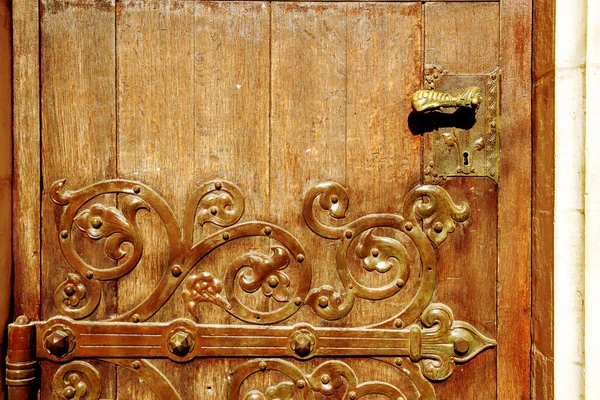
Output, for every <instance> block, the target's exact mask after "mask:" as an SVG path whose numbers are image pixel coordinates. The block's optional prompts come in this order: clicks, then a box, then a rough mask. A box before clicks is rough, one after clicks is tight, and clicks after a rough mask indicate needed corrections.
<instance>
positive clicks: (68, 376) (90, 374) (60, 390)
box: [52, 361, 102, 400]
mask: <svg viewBox="0 0 600 400" xmlns="http://www.w3.org/2000/svg"><path fill="white" fill-rule="evenodd" d="M86 382H87V383H86ZM52 390H53V391H54V394H55V395H56V397H57V398H59V399H64V400H70V399H86V400H98V399H99V398H100V393H101V392H102V382H101V380H100V373H99V372H98V370H97V369H96V368H94V367H93V366H92V365H91V364H89V363H87V362H84V361H73V362H70V363H68V364H65V365H62V366H61V367H60V368H59V369H58V371H56V373H55V374H54V379H52Z"/></svg>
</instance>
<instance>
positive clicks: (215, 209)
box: [209, 206, 219, 215]
mask: <svg viewBox="0 0 600 400" xmlns="http://www.w3.org/2000/svg"><path fill="white" fill-rule="evenodd" d="M209 211H210V213H211V214H212V215H217V212H218V211H219V210H218V209H217V207H215V206H212V207H211V208H210V209H209Z"/></svg>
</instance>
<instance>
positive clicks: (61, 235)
mask: <svg viewBox="0 0 600 400" xmlns="http://www.w3.org/2000/svg"><path fill="white" fill-rule="evenodd" d="M60 237H61V238H63V239H66V238H68V237H69V232H67V231H66V230H64V231H60Z"/></svg>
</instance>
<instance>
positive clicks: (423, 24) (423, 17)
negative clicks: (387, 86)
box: [419, 1, 427, 184]
mask: <svg viewBox="0 0 600 400" xmlns="http://www.w3.org/2000/svg"><path fill="white" fill-rule="evenodd" d="M425 7H426V4H425V2H424V1H422V2H421V63H420V64H421V65H420V67H421V68H420V74H421V76H420V77H419V80H420V81H421V85H420V88H421V89H422V88H424V85H423V83H424V82H423V81H424V79H425V78H424V76H425V52H426V51H427V49H426V47H425V46H426V42H425V35H426V27H427V14H426V13H425ZM419 141H420V146H419V147H420V149H421V160H420V163H421V166H420V171H419V179H420V183H421V184H423V183H424V182H425V176H424V175H423V174H424V172H423V170H424V169H425V134H421V135H420V139H419Z"/></svg>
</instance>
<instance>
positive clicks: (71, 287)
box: [64, 283, 75, 296]
mask: <svg viewBox="0 0 600 400" xmlns="http://www.w3.org/2000/svg"><path fill="white" fill-rule="evenodd" d="M64 292H65V294H66V295H67V296H73V295H74V294H75V285H73V284H72V283H69V284H68V285H67V286H65V288H64Z"/></svg>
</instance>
